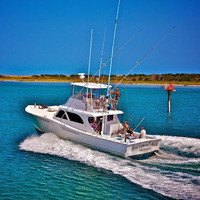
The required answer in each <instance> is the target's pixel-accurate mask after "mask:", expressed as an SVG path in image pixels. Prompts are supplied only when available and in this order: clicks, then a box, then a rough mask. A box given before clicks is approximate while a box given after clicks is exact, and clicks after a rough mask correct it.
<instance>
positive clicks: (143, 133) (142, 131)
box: [139, 126, 146, 138]
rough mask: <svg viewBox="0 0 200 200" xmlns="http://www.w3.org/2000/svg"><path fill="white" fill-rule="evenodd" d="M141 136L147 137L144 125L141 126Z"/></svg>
mask: <svg viewBox="0 0 200 200" xmlns="http://www.w3.org/2000/svg"><path fill="white" fill-rule="evenodd" d="M139 138H146V130H144V126H142V127H141V132H140V136H139Z"/></svg>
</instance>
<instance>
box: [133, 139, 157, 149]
mask: <svg viewBox="0 0 200 200" xmlns="http://www.w3.org/2000/svg"><path fill="white" fill-rule="evenodd" d="M157 145H158V141H149V142H144V143H142V144H135V145H133V146H132V150H136V149H140V148H143V147H149V146H157Z"/></svg>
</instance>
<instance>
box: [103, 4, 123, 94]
mask: <svg viewBox="0 0 200 200" xmlns="http://www.w3.org/2000/svg"><path fill="white" fill-rule="evenodd" d="M119 5H120V0H119V2H118V7H117V15H116V19H115V29H114V35H113V44H112V51H111V60H110V70H109V75H108V87H107V95H106V96H107V97H108V95H109V86H110V75H111V68H112V59H113V51H114V45H115V35H116V30H117V20H118V14H119Z"/></svg>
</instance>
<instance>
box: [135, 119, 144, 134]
mask: <svg viewBox="0 0 200 200" xmlns="http://www.w3.org/2000/svg"><path fill="white" fill-rule="evenodd" d="M144 119H145V117H143V118H142V120H141V121H140V122H139V123H138V124H137V125H136V127H135V128H134V129H133V131H135V129H136V128H137V127H138V126H139V125H140V124H141V123H142V121H143V120H144Z"/></svg>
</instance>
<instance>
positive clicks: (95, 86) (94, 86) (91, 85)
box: [71, 82, 112, 89]
mask: <svg viewBox="0 0 200 200" xmlns="http://www.w3.org/2000/svg"><path fill="white" fill-rule="evenodd" d="M71 85H75V86H80V87H85V88H90V89H106V88H108V85H105V84H101V83H83V82H75V83H71ZM109 87H112V86H111V85H110V86H109Z"/></svg>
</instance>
